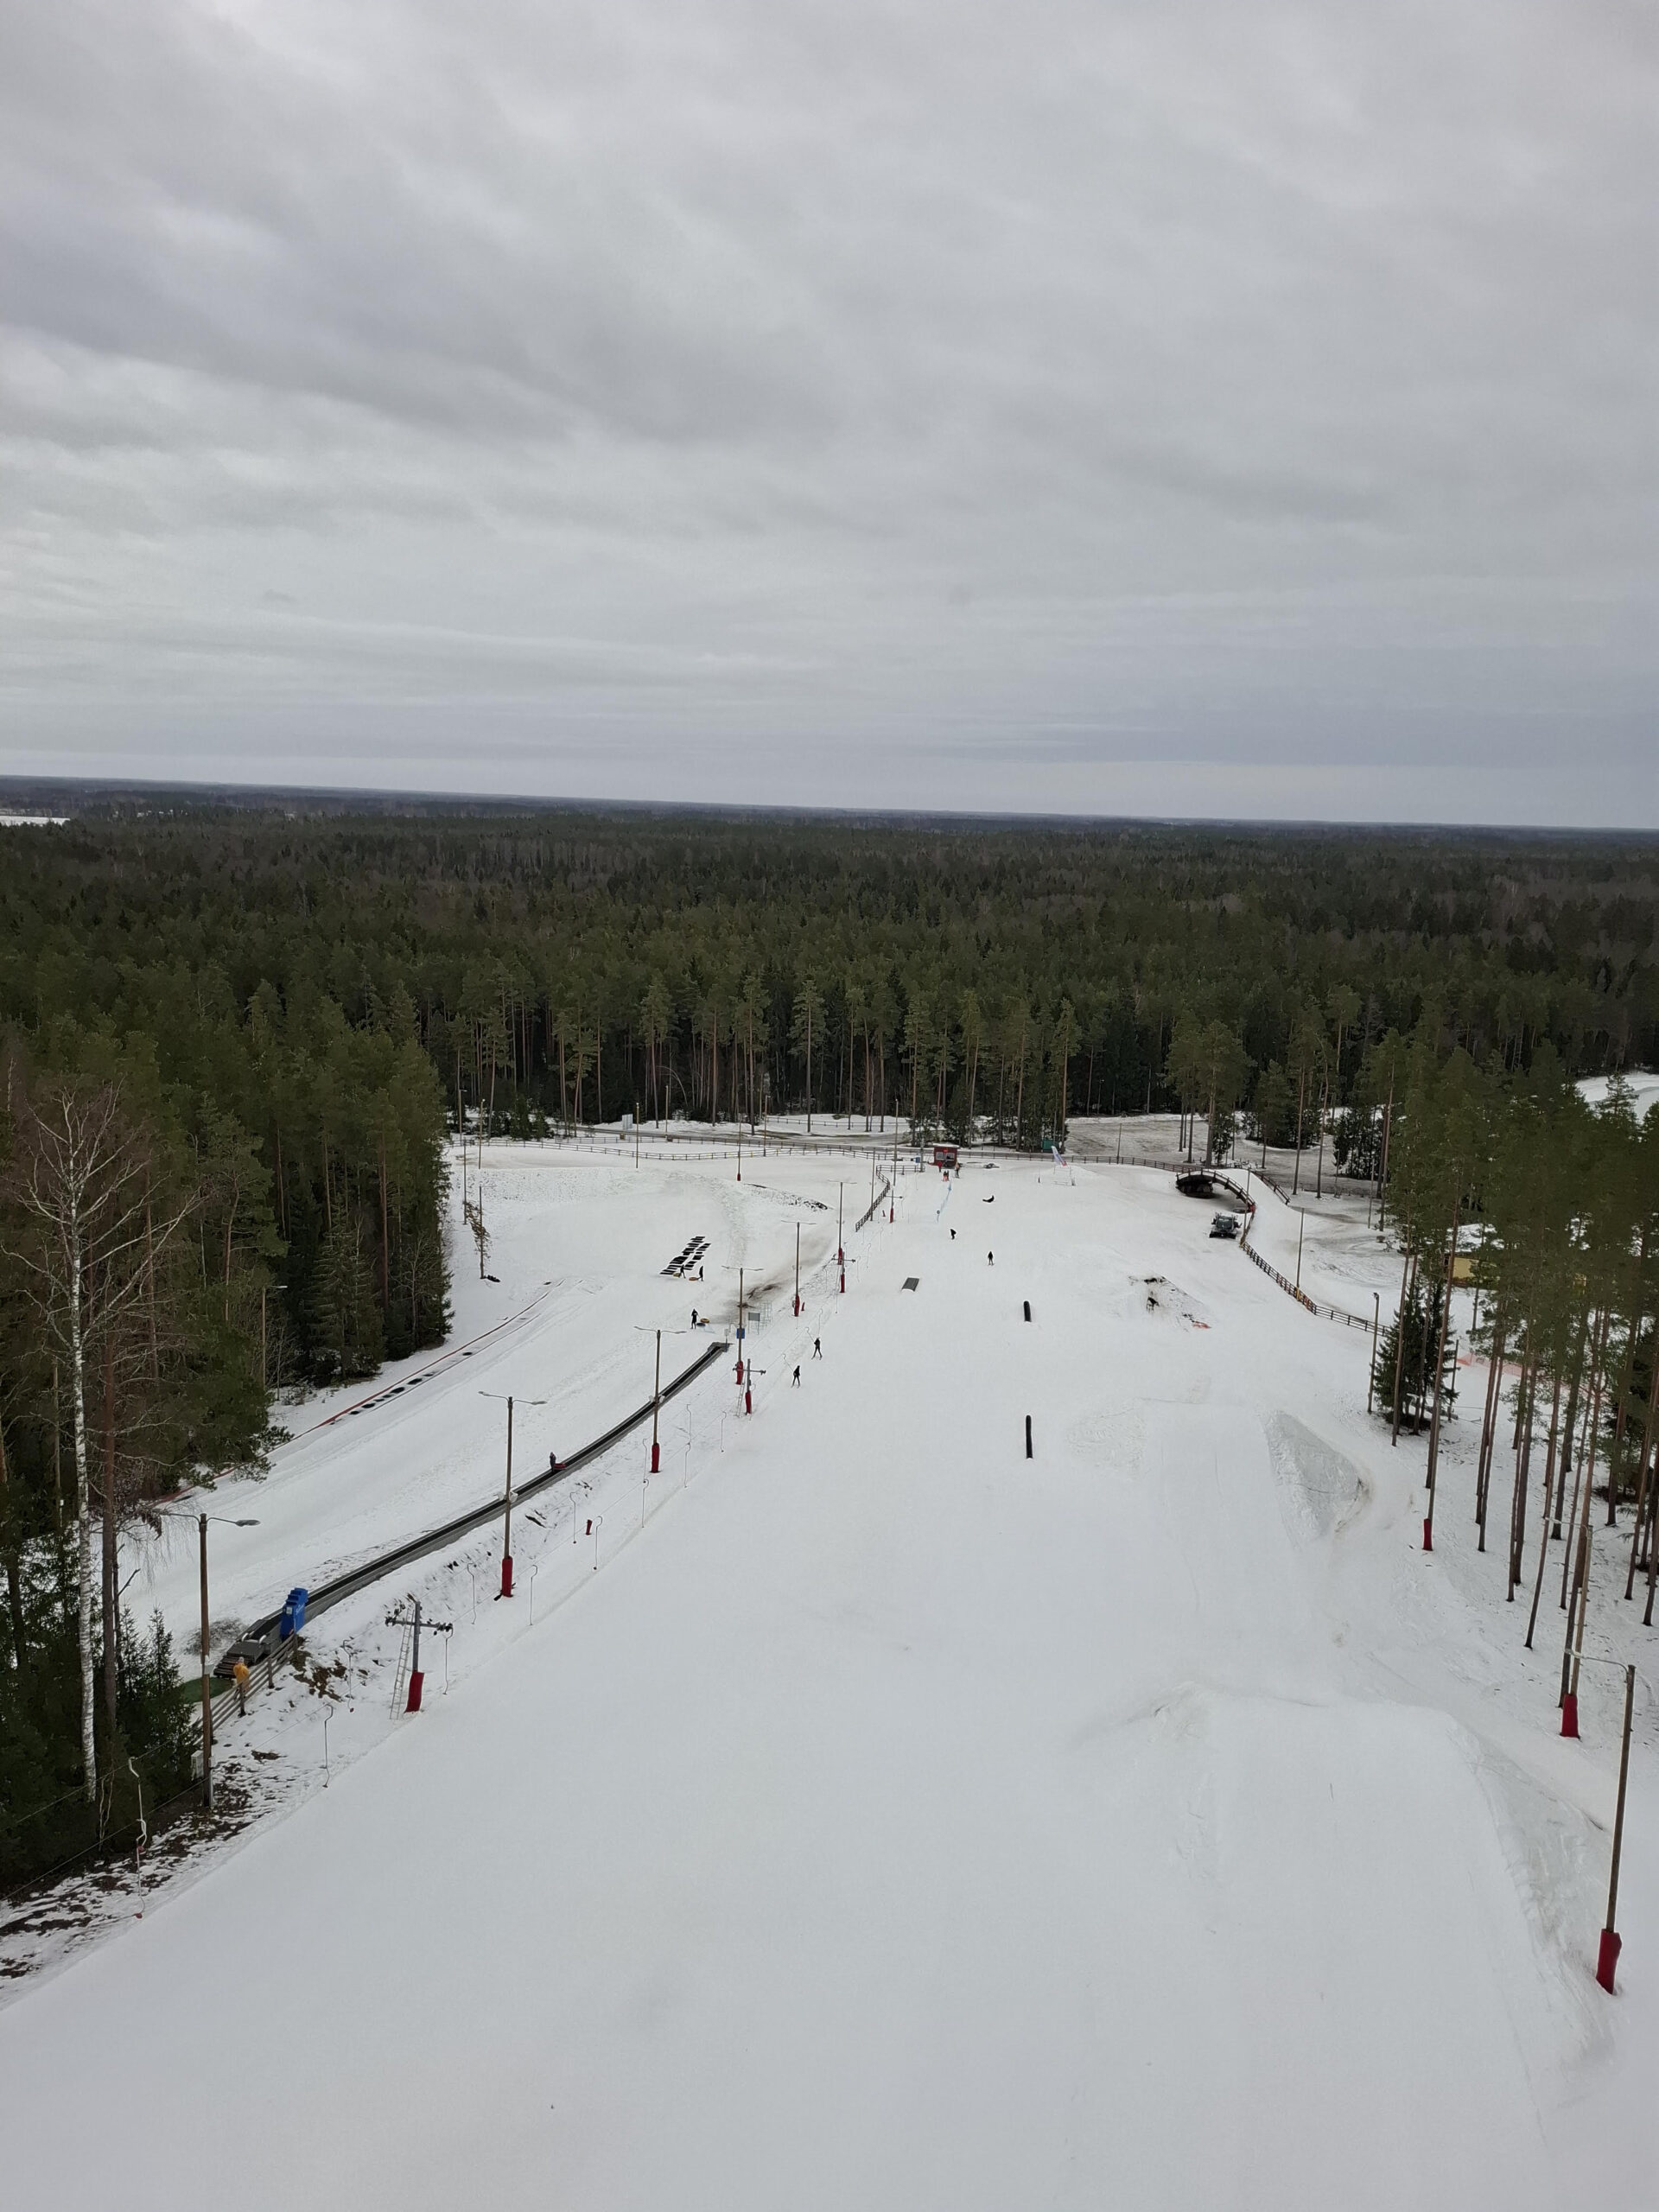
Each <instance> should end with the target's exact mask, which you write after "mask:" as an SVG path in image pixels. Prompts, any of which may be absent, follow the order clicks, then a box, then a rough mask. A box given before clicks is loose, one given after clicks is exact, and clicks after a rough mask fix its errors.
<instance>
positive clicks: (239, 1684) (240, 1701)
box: [231, 1659, 248, 1713]
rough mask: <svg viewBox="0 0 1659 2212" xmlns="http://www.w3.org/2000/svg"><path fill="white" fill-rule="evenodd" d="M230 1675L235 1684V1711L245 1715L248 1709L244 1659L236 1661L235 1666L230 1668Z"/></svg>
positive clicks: (246, 1667)
mask: <svg viewBox="0 0 1659 2212" xmlns="http://www.w3.org/2000/svg"><path fill="white" fill-rule="evenodd" d="M231 1673H232V1676H233V1678H234V1680H235V1682H236V1709H237V1711H238V1713H245V1712H246V1711H247V1709H248V1662H247V1661H246V1660H245V1659H238V1661H237V1662H236V1664H235V1666H234V1667H232V1669H231Z"/></svg>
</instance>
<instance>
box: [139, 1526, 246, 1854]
mask: <svg viewBox="0 0 1659 2212" xmlns="http://www.w3.org/2000/svg"><path fill="white" fill-rule="evenodd" d="M185 1517H186V1516H184V1515H183V1514H181V1513H168V1514H166V1515H164V1516H162V1518H164V1519H166V1520H168V1521H182V1520H183V1519H184V1518H185ZM210 1521H217V1522H219V1526H220V1527H221V1528H222V1529H257V1527H258V1526H259V1523H258V1522H257V1521H232V1520H231V1519H230V1518H228V1516H226V1515H225V1514H222V1513H199V1514H197V1516H196V1534H197V1538H198V1541H199V1543H200V1556H201V1802H202V1805H203V1807H204V1808H205V1809H206V1810H207V1812H210V1813H211V1812H212V1811H213V1688H212V1678H211V1675H210V1674H209V1671H208V1663H207V1635H208V1614H207V1523H208V1522H210Z"/></svg>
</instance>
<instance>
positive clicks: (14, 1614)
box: [0, 1422, 29, 1708]
mask: <svg viewBox="0 0 1659 2212" xmlns="http://www.w3.org/2000/svg"><path fill="white" fill-rule="evenodd" d="M9 1490H10V1475H9V1471H8V1469H7V1465H6V1432H5V1426H4V1423H3V1422H0V1535H3V1541H4V1544H5V1553H6V1602H7V1604H8V1605H10V1607H11V1648H12V1649H13V1651H14V1652H15V1653H16V1657H17V1687H18V1688H19V1690H20V1691H21V1692H22V1702H23V1705H24V1707H25V1708H27V1706H28V1703H29V1643H28V1640H27V1637H26V1636H25V1634H24V1625H23V1587H22V1576H21V1575H20V1573H18V1570H17V1545H16V1539H15V1537H14V1535H13V1534H12V1528H11V1514H10V1497H9V1496H8V1491H9Z"/></svg>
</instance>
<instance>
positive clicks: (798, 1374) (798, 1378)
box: [794, 1368, 801, 1389]
mask: <svg viewBox="0 0 1659 2212" xmlns="http://www.w3.org/2000/svg"><path fill="white" fill-rule="evenodd" d="M794 1384H795V1388H796V1389H800V1387H801V1370H800V1369H799V1368H797V1369H796V1370H795V1375H794Z"/></svg>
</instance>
